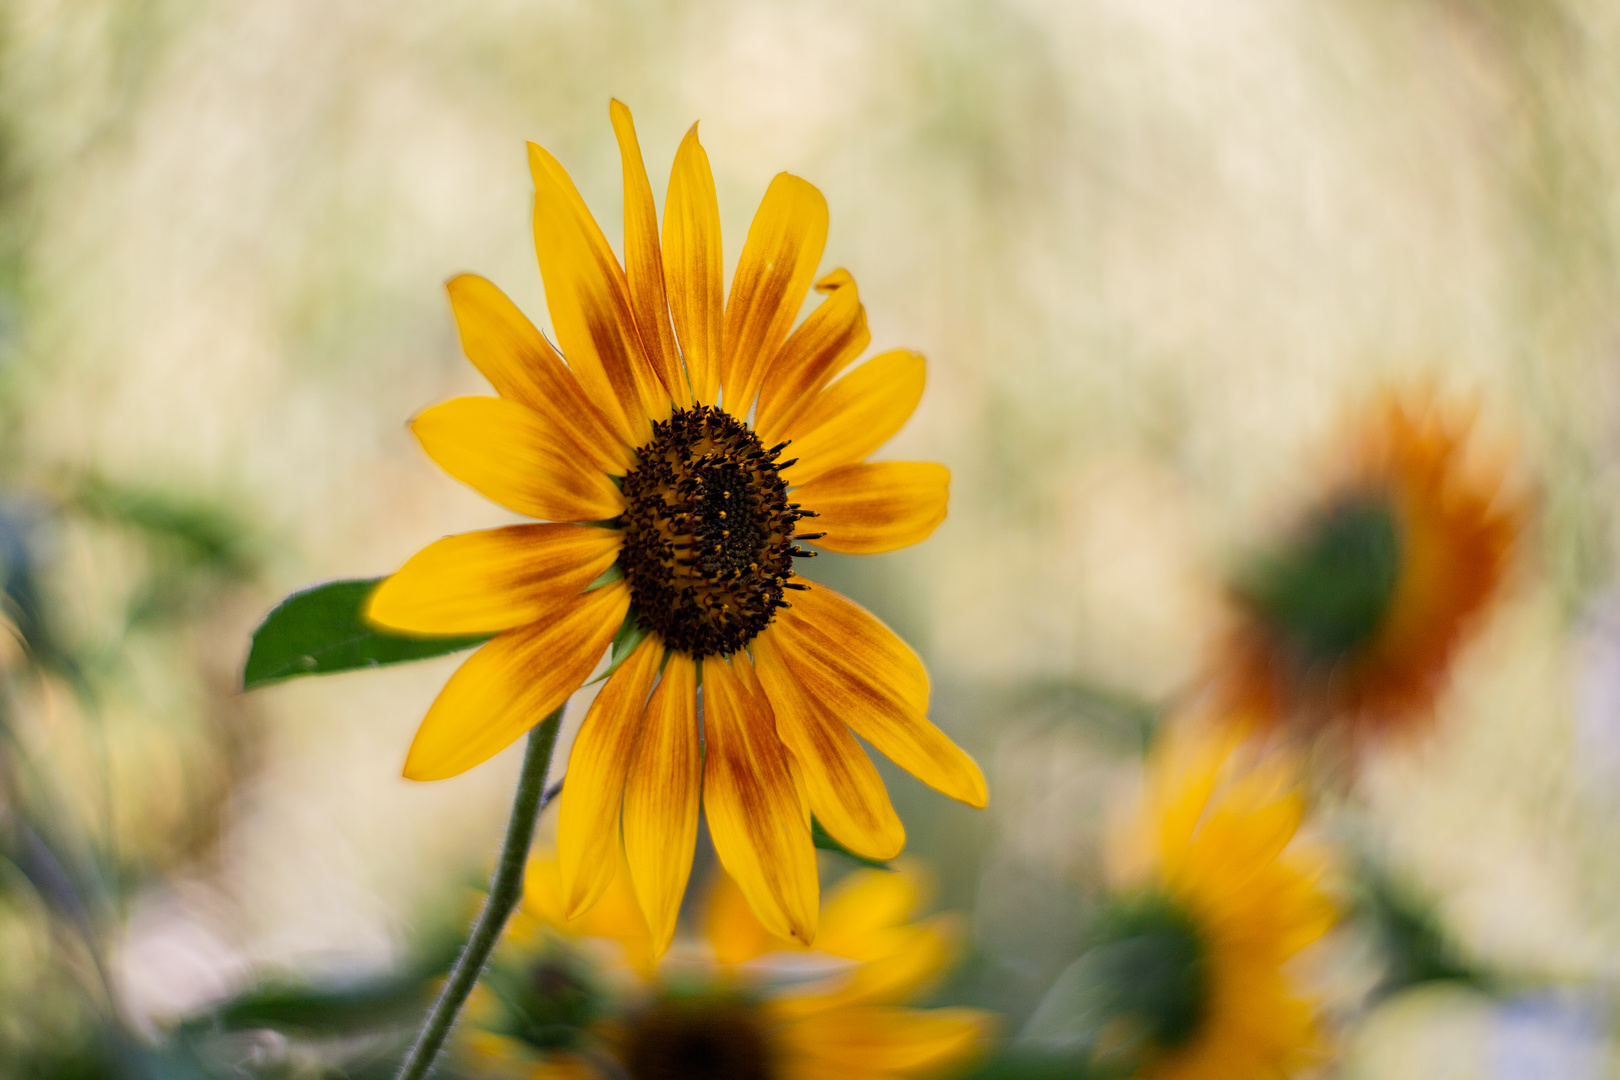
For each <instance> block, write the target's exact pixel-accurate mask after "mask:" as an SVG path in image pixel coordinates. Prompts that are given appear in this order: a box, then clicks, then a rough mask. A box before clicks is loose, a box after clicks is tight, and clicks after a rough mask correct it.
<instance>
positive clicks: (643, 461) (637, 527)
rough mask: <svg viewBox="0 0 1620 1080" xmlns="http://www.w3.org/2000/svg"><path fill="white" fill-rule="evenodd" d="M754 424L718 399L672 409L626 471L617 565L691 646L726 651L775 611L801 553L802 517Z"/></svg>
mask: <svg viewBox="0 0 1620 1080" xmlns="http://www.w3.org/2000/svg"><path fill="white" fill-rule="evenodd" d="M780 450H781V447H776V448H774V449H771V450H767V449H766V448H765V447H764V445H763V444H761V443H760V441H759V436H757V435H755V434H754V433H753V431H751V430H750V429H749V428H748V427H747V425H745V424H742V423H739V422H738V421H737V420H735V419H734V418H732V417H731V416H730V415H729V414H727V413H725V412H724V411H722V410H720V409H714V408H710V407H708V406H699V407H697V408H694V409H676V410H675V411H674V413H673V414H672V415H671V416H670V418H669V419H668V420H666V421H664V422H662V423H658V424H654V425H653V437H652V441H651V442H649V443H648V444H647V445H646V446H644V447H642V448H641V452H640V461H639V463H638V464H637V465H636V467H635V468H634V469H632V470H631V471H630V473H629V475H627V476H626V477H625V478H624V497H625V501H626V502H627V503H628V504H629V508H628V510H627V511H626V512H625V535H624V548H623V551H622V553H621V554H620V556H619V566H620V568H621V569H622V570H623V571H624V575H625V577H626V578H627V579H629V582H630V594H631V600H632V603H633V604H634V605H635V609H636V613H637V617H638V618H639V619H640V621H641V623H642V625H643V626H645V627H647V628H648V629H650V630H653V631H655V632H656V633H658V634H659V635H660V636H661V637H662V638H663V639H664V641H665V643H666V644H667V645H668V646H669V647H670V648H672V649H676V650H679V651H681V652H685V653H689V654H690V655H692V656H694V657H703V656H711V655H721V656H728V655H730V654H731V653H734V652H736V651H737V650H738V649H740V648H742V647H743V646H744V645H746V644H748V642H749V641H751V640H753V638H754V636H755V635H756V634H758V633H759V632H760V631H761V630H764V629H765V627H767V626H769V625H770V622H771V620H772V619H773V618H775V616H776V609H777V608H778V607H783V606H786V602H785V601H784V600H783V599H782V593H783V590H785V589H791V588H802V586H799V585H793V584H790V583H789V579H790V578H792V577H793V560H794V558H795V557H800V558H803V557H806V556H808V555H810V554H811V553H810V552H807V551H804V550H803V549H801V548H797V547H795V546H794V544H793V527H794V524H795V523H796V522H797V521H798V520H799V519H800V518H802V517H808V516H809V515H808V514H806V513H805V512H803V511H801V510H799V509H798V508H797V506H796V505H794V504H791V503H789V502H788V499H787V484H786V483H785V482H784V481H783V480H782V478H781V476H779V475H778V470H779V469H780V468H782V467H783V465H785V464H791V462H781V463H779V462H778V461H777V454H778V453H779V451H780Z"/></svg>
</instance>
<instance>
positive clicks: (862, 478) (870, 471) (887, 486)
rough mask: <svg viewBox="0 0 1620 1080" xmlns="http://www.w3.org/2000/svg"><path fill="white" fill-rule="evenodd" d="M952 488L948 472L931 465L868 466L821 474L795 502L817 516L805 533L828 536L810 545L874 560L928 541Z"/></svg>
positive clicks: (798, 491)
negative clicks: (871, 557)
mask: <svg viewBox="0 0 1620 1080" xmlns="http://www.w3.org/2000/svg"><path fill="white" fill-rule="evenodd" d="M950 488H951V471H950V470H949V469H947V468H946V467H945V466H943V465H936V464H934V463H933V462H931V461H868V462H862V463H859V464H855V465H840V466H839V467H838V468H836V469H832V470H829V471H827V472H824V473H822V474H821V475H820V476H818V477H816V478H815V479H814V480H811V481H810V482H809V483H807V484H805V485H803V486H801V487H799V488H798V489H796V490H795V491H794V492H793V501H794V502H796V503H798V504H800V505H801V506H803V507H804V508H805V509H806V510H814V511H815V512H816V515H817V516H816V518H815V519H814V520H813V521H811V522H809V523H808V525H807V526H806V528H808V529H811V530H814V531H815V532H822V533H826V535H825V536H823V537H821V538H820V539H817V540H810V541H807V542H808V543H812V544H815V545H816V546H817V547H821V548H826V549H827V550H828V551H843V552H848V553H850V554H853V555H875V554H877V553H878V552H882V551H893V550H895V549H896V548H903V547H906V546H908V545H911V544H915V543H918V542H920V541H923V540H926V539H928V537H929V535H930V534H931V533H933V531H934V530H935V529H936V528H938V527H939V523H940V522H942V521H944V520H945V505H946V502H947V501H948V499H949V497H950Z"/></svg>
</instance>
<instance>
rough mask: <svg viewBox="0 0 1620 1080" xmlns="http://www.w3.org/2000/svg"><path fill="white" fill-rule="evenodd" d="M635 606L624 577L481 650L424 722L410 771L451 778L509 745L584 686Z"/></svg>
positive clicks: (455, 677) (409, 762) (453, 678)
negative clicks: (625, 616)
mask: <svg viewBox="0 0 1620 1080" xmlns="http://www.w3.org/2000/svg"><path fill="white" fill-rule="evenodd" d="M629 608H630V587H629V586H628V585H626V584H625V583H624V582H622V581H617V582H614V583H613V584H612V585H604V586H603V587H602V588H600V589H592V590H591V591H590V592H587V593H583V594H581V595H580V596H578V597H575V598H574V599H573V600H570V601H569V602H568V603H567V604H566V605H564V606H562V607H561V608H560V610H559V611H558V612H557V614H556V615H555V616H554V617H552V618H551V619H550V620H548V621H546V622H543V623H536V624H534V625H532V626H525V627H522V628H520V629H517V630H508V631H507V632H506V633H504V634H502V635H501V636H500V637H498V638H496V639H495V640H494V641H491V642H490V643H489V644H487V645H485V646H484V647H483V648H481V649H479V650H478V651H477V652H475V653H473V654H472V656H470V657H469V658H468V659H467V662H466V663H465V664H462V665H461V667H460V668H459V669H458V670H457V671H456V673H455V674H454V675H452V676H450V681H449V682H448V683H446V684H445V687H444V689H443V690H442V691H440V692H439V697H438V700H436V701H434V703H433V707H432V708H430V709H429V710H428V714H427V717H426V718H425V719H424V720H423V721H422V726H421V727H419V728H418V729H417V731H416V739H415V740H414V741H413V742H412V743H411V750H410V753H409V754H408V755H407V756H406V758H405V776H406V777H407V778H408V779H411V780H443V779H444V778H446V777H449V776H456V775H458V774H460V773H463V772H466V771H467V770H468V769H470V768H472V767H473V766H474V765H477V764H479V763H480V762H483V761H485V760H487V759H489V758H491V757H494V756H495V755H496V754H498V753H500V752H501V751H502V750H504V749H506V747H507V746H509V745H511V743H512V741H513V740H514V739H516V738H517V737H518V736H519V735H522V734H523V733H524V732H525V731H528V730H529V729H530V728H531V727H533V726H534V725H536V724H538V723H539V722H540V721H541V720H544V719H545V718H546V716H548V715H549V714H550V713H551V712H552V710H554V709H555V708H557V706H559V705H561V704H562V703H563V702H564V701H566V700H568V695H570V694H572V693H573V692H574V691H575V690H578V689H579V687H580V685H581V684H582V683H583V682H584V681H585V679H586V677H587V676H589V675H590V673H591V669H592V668H593V667H595V666H596V662H597V660H599V659H601V656H602V652H603V651H604V650H605V649H606V648H607V647H608V642H610V641H612V640H613V635H614V633H616V632H617V631H618V629H619V624H620V623H622V622H623V621H624V613H625V612H626V611H628V610H629Z"/></svg>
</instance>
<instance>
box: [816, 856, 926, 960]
mask: <svg viewBox="0 0 1620 1080" xmlns="http://www.w3.org/2000/svg"><path fill="white" fill-rule="evenodd" d="M923 885H924V881H923V878H922V874H921V872H920V871H919V870H918V869H917V868H916V866H914V865H912V864H911V863H909V862H908V861H907V860H900V861H899V862H897V863H896V864H895V866H894V868H893V869H891V870H871V869H861V870H855V871H853V872H851V873H849V874H847V875H845V876H844V878H843V880H841V881H839V883H838V885H837V886H836V887H835V888H834V889H833V890H832V891H831V892H830V893H829V894H828V895H827V897H826V898H825V899H824V900H823V901H822V904H821V929H820V930H819V931H818V932H817V935H816V948H818V949H820V950H822V951H823V952H829V953H833V954H834V955H837V956H847V957H849V958H850V959H852V960H876V959H877V958H878V957H880V956H886V955H888V954H889V953H891V952H893V951H894V950H895V947H896V944H897V943H898V942H900V941H902V940H904V938H903V935H904V933H905V932H906V931H909V929H910V927H908V926H906V920H907V919H909V918H911V917H912V915H914V914H915V913H916V911H917V909H918V907H919V906H921V904H922V891H923ZM897 931H898V932H899V933H898V934H897Z"/></svg>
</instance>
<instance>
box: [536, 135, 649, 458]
mask: <svg viewBox="0 0 1620 1080" xmlns="http://www.w3.org/2000/svg"><path fill="white" fill-rule="evenodd" d="M529 171H530V173H532V174H533V176H534V246H535V251H536V253H537V254H538V255H539V257H540V278H541V280H542V281H543V282H544V283H545V286H546V308H547V310H549V311H550V312H551V324H552V326H554V327H555V328H556V330H557V340H558V342H560V343H561V345H562V352H563V356H564V357H565V358H566V359H567V360H568V365H569V367H571V368H572V369H573V371H574V374H575V375H576V376H577V377H578V378H579V381H580V385H581V386H583V387H584V388H585V393H586V394H587V395H588V396H589V397H590V399H591V403H592V404H593V405H595V406H596V407H597V408H598V409H601V410H602V413H603V415H605V416H606V417H607V419H608V422H609V423H610V424H612V425H613V428H614V430H615V431H616V432H617V433H618V435H619V437H620V438H622V439H623V440H624V441H625V442H626V443H628V444H630V445H631V446H641V445H643V444H644V443H646V441H647V439H648V438H649V437H650V436H651V431H652V429H651V428H650V427H649V421H650V420H658V419H662V418H663V417H664V416H667V415H669V392H668V390H666V389H665V388H664V385H663V382H662V381H661V380H660V378H659V376H658V373H657V371H656V370H655V369H654V368H653V365H652V364H651V363H650V362H649V361H648V359H647V356H646V353H645V352H644V351H643V350H642V347H641V335H640V331H638V330H637V329H636V320H635V315H634V313H633V310H632V308H631V306H630V288H629V286H628V284H627V283H626V282H625V280H624V271H623V270H622V269H620V267H619V260H618V258H617V257H616V256H615V255H614V254H613V249H612V248H611V247H609V246H608V242H607V238H606V237H605V236H603V235H602V230H601V229H600V228H599V227H598V226H597V224H596V219H595V218H593V217H591V212H590V210H589V209H587V208H586V206H585V200H584V199H582V198H580V197H579V191H578V190H577V189H576V188H575V187H574V182H573V181H572V180H570V179H569V178H568V173H567V172H565V171H564V170H563V167H562V166H561V165H559V164H558V163H557V159H556V158H554V157H552V156H551V155H550V154H548V153H546V151H544V150H542V149H541V148H540V147H538V146H536V145H534V144H533V143H530V144H529Z"/></svg>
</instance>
